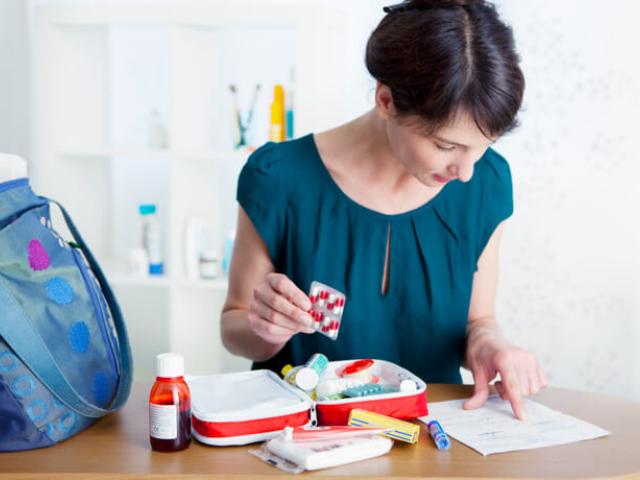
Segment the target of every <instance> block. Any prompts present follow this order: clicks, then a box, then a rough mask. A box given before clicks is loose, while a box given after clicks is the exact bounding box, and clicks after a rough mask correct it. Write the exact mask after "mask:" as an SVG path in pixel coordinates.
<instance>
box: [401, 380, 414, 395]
mask: <svg viewBox="0 0 640 480" xmlns="http://www.w3.org/2000/svg"><path fill="white" fill-rule="evenodd" d="M400 391H401V392H403V393H408V392H416V391H418V384H417V383H416V382H414V381H413V380H411V379H410V378H407V379H405V380H402V381H401V382H400Z"/></svg>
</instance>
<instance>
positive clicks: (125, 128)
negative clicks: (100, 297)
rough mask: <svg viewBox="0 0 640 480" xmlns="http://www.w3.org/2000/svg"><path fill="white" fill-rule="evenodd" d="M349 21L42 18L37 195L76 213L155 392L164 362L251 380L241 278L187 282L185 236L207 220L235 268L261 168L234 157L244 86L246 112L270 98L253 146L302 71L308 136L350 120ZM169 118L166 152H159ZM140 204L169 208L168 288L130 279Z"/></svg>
mask: <svg viewBox="0 0 640 480" xmlns="http://www.w3.org/2000/svg"><path fill="white" fill-rule="evenodd" d="M343 22H344V19H342V18H340V16H339V14H337V13H336V12H334V11H332V10H331V9H330V8H326V7H321V6H300V5H296V4H292V3H288V4H287V3H283V4H281V5H274V4H270V5H268V6H267V5H264V4H262V5H261V4H255V5H249V4H247V3H235V2H215V3H211V4H198V5H184V6H171V5H166V4H165V5H156V6H151V5H149V4H147V5H135V4H132V5H126V4H118V5H114V6H100V5H96V6H64V7H54V6H41V7H38V8H36V11H35V13H34V19H33V29H32V31H33V42H32V45H33V48H34V58H33V65H34V85H33V92H34V102H33V104H34V107H33V108H34V110H35V111H34V115H33V117H34V119H35V121H34V125H33V142H34V145H33V152H34V155H35V158H34V161H33V162H32V163H31V165H32V181H33V184H34V187H35V189H36V190H37V192H38V193H41V194H44V195H48V196H51V197H53V198H56V199H58V200H60V201H61V202H62V203H63V204H64V205H65V206H66V207H67V208H68V209H69V210H70V212H71V214H72V216H73V217H74V219H75V220H76V221H77V223H78V226H79V228H80V230H81V232H83V234H84V236H85V239H86V240H87V241H88V243H89V245H90V246H91V247H92V249H93V250H94V253H95V254H96V256H97V257H98V259H99V260H100V262H101V263H102V265H103V267H104V268H105V270H106V272H107V275H108V277H109V278H110V280H111V282H112V283H113V285H114V287H115V290H116V294H117V296H118V299H119V301H120V304H121V307H122V309H123V311H124V314H125V317H126V320H127V325H128V327H129V331H130V336H131V341H132V348H133V352H134V361H135V365H136V373H135V375H136V378H138V379H147V380H148V379H149V378H151V377H152V376H153V375H154V370H155V365H154V359H155V355H156V354H158V353H161V352H163V351H177V352H181V353H182V354H184V356H185V362H186V366H187V370H188V371H189V373H194V374H200V373H217V372H223V371H235V370H239V369H246V368H248V366H249V362H248V361H247V360H245V359H239V358H237V357H233V356H232V355H230V354H228V353H227V352H226V351H225V349H224V348H223V346H222V343H221V340H220V334H219V321H220V311H221V308H222V305H223V302H224V298H225V296H226V290H227V283H226V280H225V279H219V280H214V281H206V280H191V279H187V278H186V275H185V265H184V230H185V223H186V221H187V219H188V218H189V217H191V216H197V217H199V218H201V219H203V221H205V223H206V225H207V227H208V229H209V231H210V232H211V235H212V237H213V241H214V244H215V245H216V247H217V250H218V251H219V252H220V255H221V257H222V251H223V248H224V241H225V238H226V236H227V235H228V232H229V231H230V230H231V229H233V228H234V226H235V221H236V215H237V204H236V201H235V189H236V184H237V176H238V173H239V172H240V169H241V168H242V165H243V164H244V162H245V161H246V159H247V157H248V155H249V153H248V151H246V150H245V151H236V150H234V148H233V127H232V122H231V119H232V115H231V111H232V101H231V95H230V93H229V89H228V85H229V83H235V84H236V85H237V86H238V89H239V92H240V102H241V107H246V106H247V105H248V103H249V99H250V96H251V94H252V91H253V88H254V85H255V84H256V83H258V82H259V83H260V84H261V86H262V88H261V92H260V97H259V102H258V105H257V108H256V114H255V116H254V123H253V125H254V129H253V133H252V136H250V139H253V145H254V146H259V145H261V144H262V143H264V142H265V141H266V140H267V132H268V120H269V109H268V106H269V103H270V101H271V97H272V92H273V85H274V84H276V83H282V84H284V85H285V88H287V87H291V83H290V81H289V80H290V71H291V69H292V68H293V69H294V71H295V77H294V79H295V82H294V84H293V87H294V90H295V134H296V136H301V135H304V134H306V133H309V132H313V131H319V130H322V129H325V128H329V127H331V126H334V125H336V124H337V123H339V122H341V121H342V120H344V113H343V110H342V109H343V106H344V105H345V104H346V102H345V101H344V97H343V95H344V94H345V92H344V91H343V89H341V79H342V78H344V74H345V72H346V64H345V62H346V60H345V57H344V45H343V44H342V41H343V38H344V23H343ZM154 110H155V111H157V112H159V115H160V118H162V119H163V120H164V123H165V125H166V129H167V132H168V145H167V147H166V148H162V149H152V148H149V147H148V145H149V144H148V141H147V134H148V124H149V116H150V112H152V111H154ZM141 203H156V204H157V205H158V214H159V219H160V222H161V224H162V226H163V233H164V235H163V240H164V253H165V265H166V274H165V275H164V276H161V277H158V278H135V277H131V276H128V275H127V274H126V268H125V266H126V261H125V260H126V256H127V252H128V250H129V249H130V248H131V247H133V246H137V245H138V244H139V238H138V236H139V231H140V225H139V217H138V213H137V206H138V205H139V204H141Z"/></svg>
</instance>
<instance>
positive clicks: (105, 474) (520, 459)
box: [0, 384, 640, 480]
mask: <svg viewBox="0 0 640 480" xmlns="http://www.w3.org/2000/svg"><path fill="white" fill-rule="evenodd" d="M148 391H149V385H147V384H136V385H135V386H134V390H133V393H132V396H131V399H130V400H129V402H128V404H127V406H126V407H125V408H124V409H123V410H122V411H121V412H119V413H117V414H114V415H110V416H108V417H106V418H103V419H101V420H99V421H98V422H97V423H96V424H95V425H93V426H92V427H91V428H89V429H88V430H86V431H85V432H83V433H81V434H80V435H78V436H76V437H74V438H72V439H71V440H68V441H66V442H64V443H62V444H60V445H57V446H55V447H52V448H48V449H44V450H35V451H30V452H18V453H0V480H2V479H5V478H9V477H10V478H21V479H32V478H46V477H48V478H54V477H58V478H59V477H62V476H64V478H69V477H76V478H115V477H117V478H140V477H149V476H153V477H154V478H171V479H173V478H177V477H186V476H188V477H189V478H192V479H195V478H217V479H221V478H238V477H241V478H242V479H243V480H251V479H259V478H260V479H263V478H275V477H283V478H285V477H286V478H292V477H291V475H290V474H286V473H284V472H281V471H280V470H278V469H276V468H274V467H271V466H269V465H267V464H264V463H262V462H261V461H260V460H258V459H257V458H255V457H253V456H252V455H249V454H248V453H247V450H248V449H249V448H250V447H249V446H243V447H218V448H216V447H207V446H204V445H201V444H198V443H195V442H194V443H193V444H192V445H191V447H189V448H188V449H187V450H185V451H183V452H179V453H157V452H152V451H151V449H150V447H149V440H148V413H147V394H148ZM470 393H471V387H468V386H460V385H456V386H452V385H429V401H430V402H433V401H440V400H449V399H454V398H464V397H466V396H468V395H469V394H470ZM535 399H536V400H538V401H539V402H541V403H543V404H545V405H548V406H550V407H552V408H555V409H558V410H560V411H562V412H564V413H568V414H571V415H575V416H576V417H578V418H581V419H583V420H587V421H590V422H592V423H594V424H596V425H598V426H600V427H602V428H605V429H607V430H609V431H610V432H612V435H610V436H608V437H605V438H600V439H596V440H589V441H585V442H579V443H574V444H570V445H564V446H558V447H550V448H542V449H538V450H529V451H524V452H513V453H504V454H498V455H491V456H488V457H483V456H481V455H479V454H478V453H476V452H475V451H473V450H471V449H469V448H467V447H466V446H464V445H462V444H460V443H458V442H456V441H453V445H452V448H451V450H449V451H447V452H439V451H438V450H436V449H435V447H434V445H433V442H432V441H431V439H430V438H429V437H428V434H427V433H426V429H425V428H424V426H423V428H422V432H421V437H420V441H419V442H418V444H417V445H408V444H402V443H399V442H396V445H395V446H394V447H393V449H392V451H391V453H390V454H389V455H385V456H383V457H378V458H374V459H371V460H366V461H363V462H358V463H353V464H351V465H345V466H342V467H335V468H331V469H326V470H320V471H316V472H312V473H305V474H304V475H312V476H314V477H324V478H330V477H344V478H352V479H353V478H371V477H385V478H435V477H447V478H471V477H476V478H492V479H493V478H585V477H588V478H613V477H617V478H638V479H640V403H633V402H629V401H624V400H619V399H614V398H610V397H605V396H601V395H596V394H591V393H584V392H576V391H571V390H564V389H559V388H549V389H547V390H545V391H543V392H541V393H540V394H538V395H537V396H536V397H535Z"/></svg>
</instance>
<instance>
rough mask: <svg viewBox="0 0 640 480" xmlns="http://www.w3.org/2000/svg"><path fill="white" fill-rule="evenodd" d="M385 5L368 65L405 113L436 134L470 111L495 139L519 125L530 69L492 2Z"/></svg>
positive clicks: (430, 0)
mask: <svg viewBox="0 0 640 480" xmlns="http://www.w3.org/2000/svg"><path fill="white" fill-rule="evenodd" d="M385 11H388V12H389V13H387V15H386V16H385V17H384V18H383V19H382V21H381V22H380V24H379V25H378V26H377V27H376V29H375V30H374V31H373V33H372V34H371V37H370V38H369V41H368V43H367V51H366V65H367V69H368V70H369V73H371V75H372V76H373V77H374V78H375V79H376V80H378V81H379V82H380V83H382V84H383V85H386V86H387V87H389V89H390V90H391V94H392V96H393V104H394V106H395V108H396V111H397V114H398V117H399V119H401V120H405V121H407V122H408V123H411V124H416V126H419V127H420V129H421V130H422V131H424V132H425V133H427V134H430V133H433V132H434V131H435V130H437V129H438V128H440V127H442V126H444V125H447V124H450V123H451V122H453V121H454V120H455V119H456V116H457V115H459V114H461V113H463V112H466V113H468V114H469V115H471V117H472V118H473V120H474V121H475V123H476V125H477V126H478V128H479V129H480V131H481V132H482V133H483V134H484V135H485V136H487V137H489V138H491V137H498V136H500V135H502V134H504V133H506V132H508V131H510V130H512V129H513V128H514V127H516V126H517V120H516V116H517V113H518V110H519V109H520V106H521V104H522V96H523V93H524V76H523V74H522V71H521V70H520V67H519V65H518V63H519V57H518V54H517V53H516V51H515V42H514V40H513V33H512V31H511V28H510V27H508V26H507V25H505V24H504V23H503V22H502V20H500V18H499V16H498V13H497V11H496V9H495V7H494V6H493V5H492V4H491V3H488V2H485V1H484V0H408V1H405V2H403V3H401V4H398V5H394V6H391V7H386V8H385Z"/></svg>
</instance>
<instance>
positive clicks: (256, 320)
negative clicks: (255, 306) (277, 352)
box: [247, 312, 292, 345]
mask: <svg viewBox="0 0 640 480" xmlns="http://www.w3.org/2000/svg"><path fill="white" fill-rule="evenodd" d="M247 320H248V322H249V325H250V327H251V330H253V331H254V332H255V333H256V334H257V335H258V336H259V337H260V338H262V339H264V340H265V341H267V342H269V343H273V344H276V345H278V344H281V343H285V342H286V341H287V340H289V339H290V338H291V335H292V332H291V330H290V329H288V328H285V327H282V326H280V325H276V324H275V323H272V322H268V321H266V320H264V319H263V318H262V317H260V316H258V315H257V314H255V313H253V312H248V313H247Z"/></svg>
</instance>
